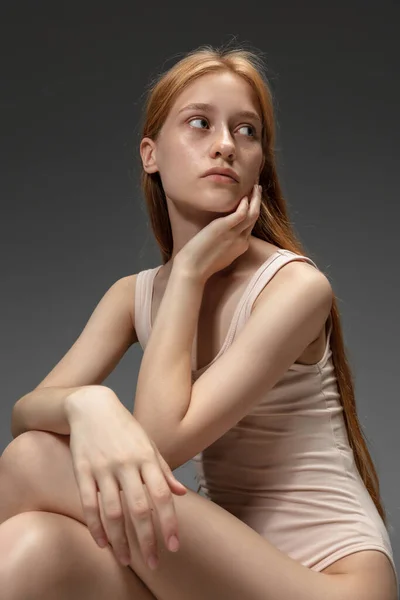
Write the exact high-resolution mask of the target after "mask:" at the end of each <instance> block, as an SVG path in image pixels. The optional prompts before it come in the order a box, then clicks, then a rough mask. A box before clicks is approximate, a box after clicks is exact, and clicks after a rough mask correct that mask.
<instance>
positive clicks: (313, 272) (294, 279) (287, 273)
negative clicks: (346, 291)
mask: <svg viewBox="0 0 400 600" xmlns="http://www.w3.org/2000/svg"><path fill="white" fill-rule="evenodd" d="M282 286H285V287H287V288H288V290H289V289H291V288H297V287H299V286H309V287H310V291H311V290H312V292H313V293H314V292H315V293H316V294H321V296H322V297H324V298H325V299H326V301H327V303H329V302H330V301H331V299H332V294H333V290H332V286H331V283H330V281H329V279H328V278H327V276H326V275H325V274H324V273H323V272H322V271H320V270H319V269H316V268H315V267H314V266H313V265H311V264H310V263H308V262H305V261H301V260H293V261H291V262H289V263H286V264H285V265H283V266H282V267H281V268H280V269H279V270H278V271H277V272H276V273H275V275H274V276H273V277H272V279H271V281H270V282H269V283H268V285H266V286H265V287H264V288H263V289H262V290H261V292H260V294H259V295H258V296H257V299H256V301H255V302H254V305H253V308H254V307H255V306H256V304H260V303H262V302H263V300H265V299H266V298H271V297H272V296H274V295H275V294H276V293H277V292H278V290H280V289H281V288H282Z"/></svg>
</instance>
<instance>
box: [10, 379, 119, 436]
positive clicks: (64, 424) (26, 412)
mask: <svg viewBox="0 0 400 600" xmlns="http://www.w3.org/2000/svg"><path fill="white" fill-rule="evenodd" d="M93 387H98V388H99V392H102V391H103V390H109V388H106V387H105V386H101V385H98V386H79V387H43V388H37V389H35V390H33V391H32V392H29V393H28V394H25V396H22V398H20V399H19V400H18V401H17V402H16V403H15V405H14V408H13V411H12V417H11V434H12V436H13V438H16V437H17V436H19V435H20V434H21V433H24V432H25V431H30V430H32V429H37V430H39V431H52V432H53V433H59V434H61V435H69V434H70V425H69V420H68V410H67V409H68V405H69V401H70V399H71V397H72V396H73V395H74V394H76V393H77V392H81V391H82V390H84V389H85V388H93ZM109 391H111V390H109Z"/></svg>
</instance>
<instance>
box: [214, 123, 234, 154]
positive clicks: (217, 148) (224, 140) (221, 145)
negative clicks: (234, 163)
mask: <svg viewBox="0 0 400 600" xmlns="http://www.w3.org/2000/svg"><path fill="white" fill-rule="evenodd" d="M211 156H212V157H213V158H215V157H216V156H221V157H222V158H224V159H225V160H233V159H234V158H235V157H236V148H235V143H234V140H233V139H232V136H231V134H230V132H229V130H226V129H223V130H222V131H220V132H219V133H217V134H216V137H215V139H214V141H213V144H212V147H211Z"/></svg>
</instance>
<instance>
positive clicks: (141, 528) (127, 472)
mask: <svg viewBox="0 0 400 600" xmlns="http://www.w3.org/2000/svg"><path fill="white" fill-rule="evenodd" d="M119 479H120V482H121V485H122V488H123V490H124V494H125V500H126V504H127V509H128V512H129V515H130V517H131V520H132V523H133V526H134V528H135V532H136V537H137V541H138V545H139V548H140V551H141V554H142V556H143V560H144V561H145V563H146V564H147V563H148V561H149V558H150V556H151V555H153V556H156V557H157V556H158V547H157V536H156V530H155V527H154V523H153V518H152V514H151V504H150V502H149V500H148V497H147V494H146V491H145V488H144V485H143V482H144V483H146V480H145V478H144V476H143V467H142V473H140V472H139V471H138V470H137V468H136V467H134V466H132V467H128V466H125V468H124V469H123V470H122V471H121V473H120V475H119ZM142 480H143V481H142ZM146 486H147V483H146Z"/></svg>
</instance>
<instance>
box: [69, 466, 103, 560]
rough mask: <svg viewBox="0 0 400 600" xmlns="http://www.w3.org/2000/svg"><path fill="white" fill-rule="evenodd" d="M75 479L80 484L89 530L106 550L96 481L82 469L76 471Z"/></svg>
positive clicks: (83, 508) (84, 514)
mask: <svg viewBox="0 0 400 600" xmlns="http://www.w3.org/2000/svg"><path fill="white" fill-rule="evenodd" d="M75 477H76V480H77V483H78V489H79V495H80V499H81V504H82V511H83V516H84V518H85V522H86V525H87V528H88V529H89V531H90V533H91V535H92V537H93V539H94V541H95V542H96V544H98V545H99V546H100V548H104V546H106V545H107V543H108V540H107V533H106V531H105V529H104V527H103V525H102V522H101V518H100V509H99V503H98V498H97V486H96V481H95V479H94V477H93V475H92V474H91V473H90V472H89V470H88V471H84V470H83V469H82V468H81V469H79V470H76V471H75Z"/></svg>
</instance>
